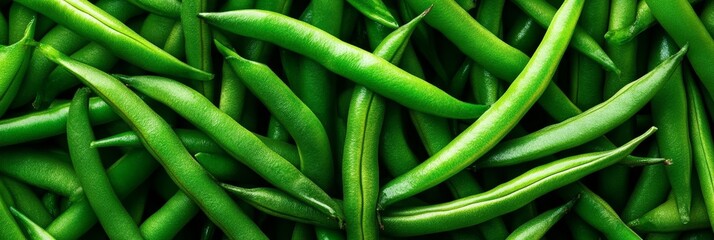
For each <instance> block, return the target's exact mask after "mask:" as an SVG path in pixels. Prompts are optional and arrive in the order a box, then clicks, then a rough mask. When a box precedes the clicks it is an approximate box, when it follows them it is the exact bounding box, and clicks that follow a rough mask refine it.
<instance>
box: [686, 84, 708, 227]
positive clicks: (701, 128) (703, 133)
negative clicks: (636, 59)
mask: <svg viewBox="0 0 714 240" xmlns="http://www.w3.org/2000/svg"><path fill="white" fill-rule="evenodd" d="M685 78H686V81H687V82H686V88H687V106H688V110H689V111H688V113H689V131H690V135H689V137H690V138H691V141H692V142H691V143H692V153H693V157H694V158H693V160H694V166H695V168H696V171H697V175H698V176H699V185H700V187H701V188H702V193H703V194H702V196H703V198H704V204H705V206H706V208H707V213H708V215H709V219H714V211H711V210H709V209H714V140H713V139H714V138H712V131H711V126H710V123H709V118H708V116H707V112H706V110H705V108H704V103H703V100H702V99H703V96H702V95H701V93H700V92H699V89H697V86H696V83H695V82H694V80H693V79H692V78H691V77H685ZM710 224H711V227H712V229H714V222H711V223H710Z"/></svg>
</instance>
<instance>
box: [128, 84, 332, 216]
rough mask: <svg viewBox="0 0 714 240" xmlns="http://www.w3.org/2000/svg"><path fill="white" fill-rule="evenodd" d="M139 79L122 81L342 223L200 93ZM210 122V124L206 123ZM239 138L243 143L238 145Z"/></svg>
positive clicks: (320, 195)
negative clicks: (178, 96) (166, 107)
mask: <svg viewBox="0 0 714 240" xmlns="http://www.w3.org/2000/svg"><path fill="white" fill-rule="evenodd" d="M140 79H141V78H122V80H123V81H124V82H125V83H127V84H129V85H131V86H132V87H134V88H135V89H137V90H139V91H140V92H142V93H144V94H147V95H148V96H150V97H152V98H154V99H156V100H158V101H159V102H162V103H164V104H167V106H169V107H170V108H171V109H173V110H174V111H177V112H178V113H179V115H181V116H183V117H185V118H187V120H189V122H191V123H192V124H194V125H196V127H198V128H199V129H200V130H201V131H204V132H205V133H206V134H208V135H209V136H210V137H211V138H213V139H214V140H215V141H216V143H218V144H220V145H221V147H223V148H224V150H226V151H227V152H228V153H229V154H230V155H231V156H233V157H235V158H236V159H238V160H240V161H242V162H243V163H245V164H246V166H248V167H250V168H251V169H253V170H254V171H256V172H257V173H258V175H261V176H262V177H263V178H266V180H268V182H270V183H272V184H273V185H275V186H276V187H278V188H280V189H282V190H284V191H286V192H288V193H290V194H292V195H293V196H295V197H297V198H299V199H301V200H303V201H305V202H307V203H309V204H310V205H312V206H315V207H316V208H318V209H320V210H321V211H323V212H324V213H326V214H328V215H330V216H333V217H335V218H337V219H339V220H341V219H343V217H342V213H341V212H338V211H337V210H336V208H335V204H334V201H333V200H332V199H330V198H329V196H328V195H327V193H325V192H324V191H323V190H322V189H320V187H318V186H317V185H316V184H315V183H314V182H312V181H310V180H309V179H308V178H307V177H305V175H303V174H302V173H300V172H299V171H298V170H297V169H296V168H295V167H293V166H292V165H290V163H289V162H288V161H287V160H285V159H284V158H282V157H280V155H278V154H277V153H275V152H274V151H272V150H270V149H269V148H267V147H266V146H265V144H263V143H261V142H260V140H259V139H258V138H257V137H255V136H254V135H253V134H251V133H250V132H249V131H248V130H247V129H245V128H243V127H242V126H241V125H240V124H238V123H237V122H235V121H234V120H233V119H231V118H230V117H229V116H228V115H225V113H223V112H221V111H220V110H219V109H218V108H217V107H215V106H213V104H211V103H210V102H209V101H208V100H207V99H206V98H205V97H202V96H200V95H197V92H195V91H193V90H191V89H190V88H186V87H185V86H184V85H182V84H180V83H178V82H175V81H172V80H170V79H166V78H160V77H154V78H153V79H151V81H141V80H140ZM169 93H170V94H169ZM175 95H180V96H181V97H182V98H184V100H185V101H181V102H177V101H175V99H174V97H172V96H175ZM184 105H185V106H184ZM192 109H201V111H200V112H196V111H195V110H194V111H192ZM207 119H210V120H211V121H206V120H207ZM216 125H221V126H230V127H227V128H226V129H223V128H220V129H219V128H216V127H215V126H216ZM227 130H228V131H227ZM236 138H239V139H240V141H236ZM236 143H240V144H236ZM179 144H180V142H179Z"/></svg>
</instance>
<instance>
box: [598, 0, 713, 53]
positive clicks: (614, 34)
mask: <svg viewBox="0 0 714 240" xmlns="http://www.w3.org/2000/svg"><path fill="white" fill-rule="evenodd" d="M688 2H689V3H690V4H694V3H697V2H699V0H688ZM709 5H711V4H709ZM656 20H657V19H655V16H654V15H652V10H650V7H649V6H647V2H646V1H645V0H640V1H639V2H638V3H637V15H636V17H635V21H634V22H632V24H630V25H628V26H624V27H619V28H614V29H610V30H609V31H607V33H605V39H607V42H608V43H611V44H625V43H628V42H630V41H632V40H633V39H635V37H637V36H638V35H639V34H640V33H642V32H644V31H645V30H647V29H649V28H650V27H652V26H653V25H655V21H656Z"/></svg>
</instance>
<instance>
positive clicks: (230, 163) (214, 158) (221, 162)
mask: <svg viewBox="0 0 714 240" xmlns="http://www.w3.org/2000/svg"><path fill="white" fill-rule="evenodd" d="M193 156H194V157H195V158H196V160H197V161H198V163H200V164H201V166H203V168H205V169H206V171H208V172H209V173H211V175H213V176H214V177H216V179H218V180H221V181H238V182H242V183H250V182H255V180H256V179H259V177H258V175H256V174H255V172H253V171H251V170H250V169H249V168H248V167H246V166H245V165H243V164H241V163H240V162H238V161H236V160H234V159H233V158H231V157H229V156H226V155H223V154H214V153H203V152H199V153H196V154H194V155H193Z"/></svg>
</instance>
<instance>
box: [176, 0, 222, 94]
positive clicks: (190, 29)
mask: <svg viewBox="0 0 714 240" xmlns="http://www.w3.org/2000/svg"><path fill="white" fill-rule="evenodd" d="M180 10H181V11H180V12H181V14H180V15H181V26H182V27H183V35H184V38H185V39H186V42H185V44H186V46H185V51H186V62H187V63H188V65H190V66H192V67H194V68H196V69H200V70H201V71H204V72H209V73H210V72H211V71H212V69H213V60H212V59H211V39H213V37H212V36H211V29H210V27H209V26H208V23H206V22H204V21H202V20H201V19H200V18H198V13H200V12H206V11H209V10H210V9H208V0H186V1H182V2H181V8H180ZM191 83H192V84H191V85H192V86H193V88H194V89H196V90H197V91H198V92H200V93H201V94H203V95H205V96H206V98H208V99H210V100H211V101H213V99H214V95H215V93H214V92H215V89H214V88H215V82H213V81H194V82H191Z"/></svg>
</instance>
